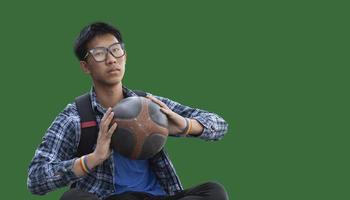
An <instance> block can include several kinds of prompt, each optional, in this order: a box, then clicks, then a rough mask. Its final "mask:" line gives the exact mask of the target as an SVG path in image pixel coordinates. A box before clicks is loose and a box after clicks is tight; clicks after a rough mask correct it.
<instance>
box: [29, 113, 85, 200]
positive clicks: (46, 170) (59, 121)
mask: <svg viewBox="0 0 350 200" xmlns="http://www.w3.org/2000/svg"><path fill="white" fill-rule="evenodd" d="M79 126H80V122H79V118H77V117H75V116H70V115H68V114H67V113H65V112H62V113H61V114H59V115H58V116H57V118H56V119H55V120H54V122H53V123H52V124H51V126H50V127H49V128H48V130H47V132H46V134H45V136H44V137H43V140H42V142H41V144H40V145H39V147H38V148H37V150H36V151H35V155H34V158H33V159H32V161H31V163H30V165H29V170H28V178H27V186H28V189H29V191H30V192H31V193H33V194H39V195H43V194H46V193H47V192H49V191H52V190H55V189H57V188H60V187H64V186H67V185H68V184H70V183H72V182H74V181H76V180H78V179H79V178H78V177H77V176H76V175H75V174H74V173H73V172H72V168H73V164H74V161H75V159H76V158H74V156H73V155H75V152H76V149H77V145H78V144H79V139H80V138H78V137H79V134H78V133H80V128H79Z"/></svg>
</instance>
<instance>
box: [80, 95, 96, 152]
mask: <svg viewBox="0 0 350 200" xmlns="http://www.w3.org/2000/svg"><path fill="white" fill-rule="evenodd" d="M75 103H76V106H77V109H78V113H79V116H80V129H81V134H80V141H79V146H78V150H77V154H76V156H78V157H81V156H83V155H86V154H89V153H91V152H92V151H93V147H94V145H95V144H96V141H97V136H98V126H97V122H96V116H95V113H94V111H93V109H92V105H91V100H90V93H86V94H84V95H81V96H79V97H77V98H76V99H75Z"/></svg>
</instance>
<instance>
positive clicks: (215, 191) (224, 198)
mask: <svg viewBox="0 0 350 200" xmlns="http://www.w3.org/2000/svg"><path fill="white" fill-rule="evenodd" d="M203 186H205V187H206V188H207V189H208V190H209V191H210V194H211V196H212V197H213V199H215V200H228V199H229V198H228V194H227V192H226V189H225V187H224V186H223V185H222V184H220V183H217V182H207V183H204V184H203Z"/></svg>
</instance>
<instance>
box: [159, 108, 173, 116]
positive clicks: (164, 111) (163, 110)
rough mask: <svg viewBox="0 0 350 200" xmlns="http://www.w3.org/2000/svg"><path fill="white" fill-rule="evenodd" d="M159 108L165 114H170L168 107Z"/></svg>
mask: <svg viewBox="0 0 350 200" xmlns="http://www.w3.org/2000/svg"><path fill="white" fill-rule="evenodd" d="M160 110H161V111H162V112H163V113H165V114H167V115H170V114H171V112H172V111H171V110H170V109H165V108H160Z"/></svg>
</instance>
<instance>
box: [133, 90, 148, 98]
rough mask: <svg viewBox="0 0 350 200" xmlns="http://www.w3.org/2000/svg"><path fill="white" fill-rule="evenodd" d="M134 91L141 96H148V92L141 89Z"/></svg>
mask: <svg viewBox="0 0 350 200" xmlns="http://www.w3.org/2000/svg"><path fill="white" fill-rule="evenodd" d="M133 92H134V93H135V94H136V95H137V96H139V97H146V96H147V93H146V92H144V91H141V90H133Z"/></svg>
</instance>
